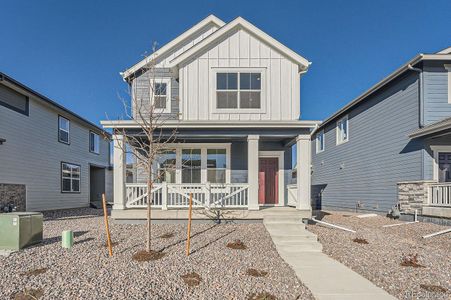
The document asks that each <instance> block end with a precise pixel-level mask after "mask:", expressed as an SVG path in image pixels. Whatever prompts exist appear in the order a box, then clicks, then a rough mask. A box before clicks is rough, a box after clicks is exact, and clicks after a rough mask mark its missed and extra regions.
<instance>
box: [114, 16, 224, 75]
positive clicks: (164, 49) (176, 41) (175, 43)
mask: <svg viewBox="0 0 451 300" xmlns="http://www.w3.org/2000/svg"><path fill="white" fill-rule="evenodd" d="M210 24H214V25H216V26H218V27H222V26H224V24H225V23H224V22H223V21H222V20H220V19H219V18H217V17H216V16H214V15H209V16H208V17H206V18H205V19H203V20H202V21H200V22H199V23H197V24H196V25H194V26H193V27H191V28H190V29H188V30H187V31H185V32H184V33H182V34H181V35H179V36H178V37H176V38H175V39H173V40H172V41H170V42H169V43H167V44H165V45H164V46H163V47H161V48H160V49H158V50H157V51H155V53H153V54H152V55H150V56H149V57H146V58H144V59H143V60H141V61H140V62H138V63H137V64H135V65H134V66H132V67H130V68H128V69H127V70H125V71H124V72H122V73H121V75H122V77H123V78H124V79H127V78H128V77H130V76H131V75H132V74H134V73H135V72H136V71H138V70H139V69H141V68H142V67H144V66H145V65H147V64H148V63H150V62H151V61H153V60H154V59H155V58H157V57H159V56H162V55H163V54H165V53H166V52H168V51H170V50H172V49H174V48H175V47H177V46H178V45H180V43H182V42H183V41H185V40H186V39H188V38H190V37H191V36H193V35H194V34H196V33H197V32H199V31H200V30H202V29H203V28H205V27H206V26H208V25H210Z"/></svg>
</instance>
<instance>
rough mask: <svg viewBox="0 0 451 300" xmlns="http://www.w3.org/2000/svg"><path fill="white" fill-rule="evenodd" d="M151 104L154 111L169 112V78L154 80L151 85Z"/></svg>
mask: <svg viewBox="0 0 451 300" xmlns="http://www.w3.org/2000/svg"><path fill="white" fill-rule="evenodd" d="M153 94H154V95H153V101H154V103H153V105H154V108H155V111H156V112H159V113H170V112H171V79H170V78H167V79H161V80H155V82H154V86H153Z"/></svg>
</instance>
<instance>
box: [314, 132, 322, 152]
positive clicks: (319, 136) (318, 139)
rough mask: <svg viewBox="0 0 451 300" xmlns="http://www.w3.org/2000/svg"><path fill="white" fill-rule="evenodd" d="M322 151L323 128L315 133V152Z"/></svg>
mask: <svg viewBox="0 0 451 300" xmlns="http://www.w3.org/2000/svg"><path fill="white" fill-rule="evenodd" d="M323 151H324V130H321V131H320V132H318V133H317V134H316V153H319V152H323Z"/></svg>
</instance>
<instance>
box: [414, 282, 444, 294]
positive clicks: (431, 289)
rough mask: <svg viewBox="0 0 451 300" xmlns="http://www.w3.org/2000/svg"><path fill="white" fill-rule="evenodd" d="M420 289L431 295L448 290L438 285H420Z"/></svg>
mask: <svg viewBox="0 0 451 300" xmlns="http://www.w3.org/2000/svg"><path fill="white" fill-rule="evenodd" d="M420 288H422V289H423V290H426V291H428V292H432V293H446V292H447V291H448V290H447V289H445V288H444V287H442V286H439V285H432V284H420Z"/></svg>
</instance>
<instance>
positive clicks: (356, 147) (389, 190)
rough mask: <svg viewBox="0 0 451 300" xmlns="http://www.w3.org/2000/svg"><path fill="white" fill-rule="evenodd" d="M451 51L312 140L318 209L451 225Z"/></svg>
mask: <svg viewBox="0 0 451 300" xmlns="http://www.w3.org/2000/svg"><path fill="white" fill-rule="evenodd" d="M450 117H451V48H448V49H445V50H443V51H440V52H438V53H434V54H419V55H417V56H416V57H414V58H413V59H411V60H410V61H408V62H407V63H406V64H404V65H403V66H401V67H400V68H398V69H397V70H395V71H394V72H393V73H392V74H390V75H389V76H388V77H386V78H384V79H383V80H382V81H380V82H379V83H377V84H376V85H374V86H373V87H371V88H370V89H369V90H367V91H366V92H365V93H363V94H362V95H361V96H359V97H357V98H356V99H354V100H353V101H352V102H350V103H349V104H348V105H346V106H345V107H343V108H342V109H340V110H339V111H338V112H336V113H335V114H333V115H332V116H331V117H330V118H328V119H327V120H325V121H324V122H323V123H322V124H321V125H320V126H319V127H318V128H317V129H316V130H315V132H314V134H313V135H312V138H313V140H312V157H313V158H312V166H313V167H312V198H313V199H314V201H315V203H316V206H317V207H318V208H323V209H324V208H329V209H352V210H354V209H363V210H374V211H380V212H387V211H388V210H389V209H390V208H391V207H392V206H393V205H396V204H398V203H399V205H400V206H401V210H402V211H403V212H407V213H412V214H414V213H415V210H417V213H418V214H423V215H429V216H448V217H451V185H450V184H449V183H447V182H450V181H451V135H450V131H451V130H449V128H450V125H449V123H450V121H449V118H450Z"/></svg>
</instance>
